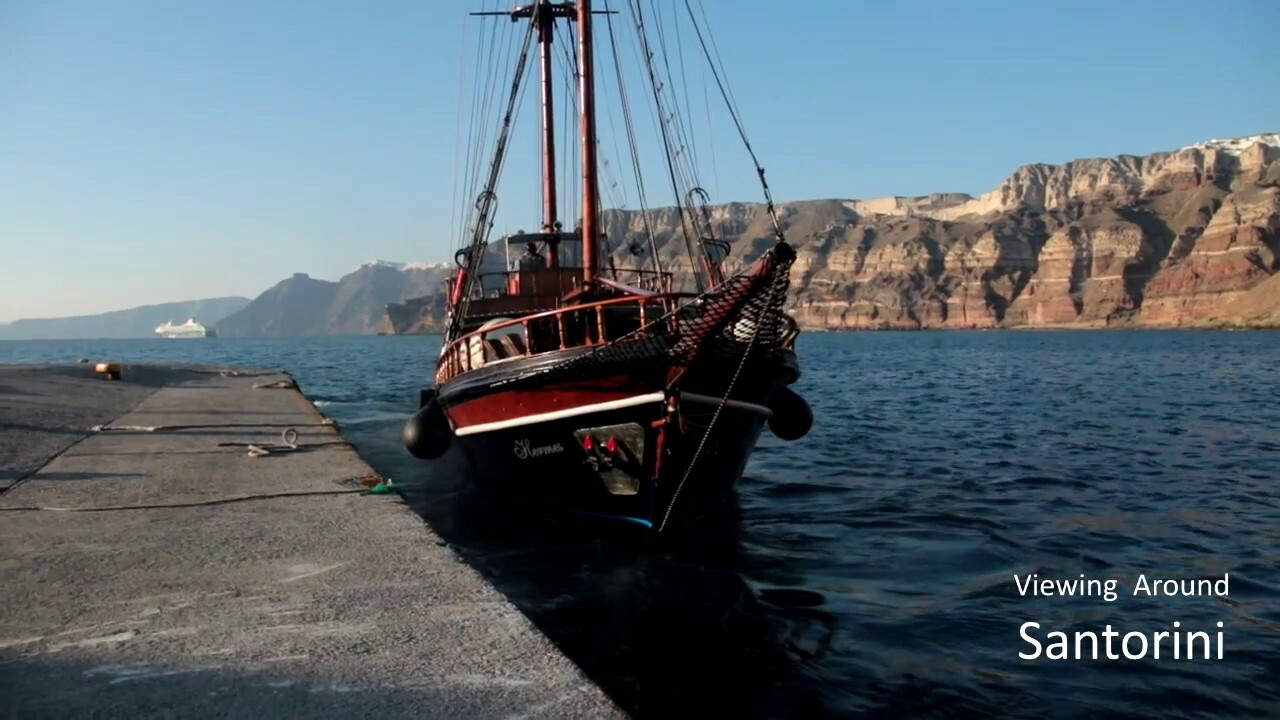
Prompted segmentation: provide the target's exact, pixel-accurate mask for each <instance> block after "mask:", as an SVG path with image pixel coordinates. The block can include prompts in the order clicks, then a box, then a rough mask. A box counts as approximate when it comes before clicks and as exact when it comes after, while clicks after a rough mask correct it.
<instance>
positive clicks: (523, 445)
mask: <svg viewBox="0 0 1280 720" xmlns="http://www.w3.org/2000/svg"><path fill="white" fill-rule="evenodd" d="M562 452H564V446H563V445H561V444H560V443H552V444H551V445H534V444H533V443H531V442H530V441H529V439H528V438H525V439H523V440H517V441H516V446H515V453H516V457H518V458H520V459H521V460H528V459H529V458H538V457H545V456H547V455H555V454H556V453H562Z"/></svg>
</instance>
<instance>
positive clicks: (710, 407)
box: [437, 362, 798, 529]
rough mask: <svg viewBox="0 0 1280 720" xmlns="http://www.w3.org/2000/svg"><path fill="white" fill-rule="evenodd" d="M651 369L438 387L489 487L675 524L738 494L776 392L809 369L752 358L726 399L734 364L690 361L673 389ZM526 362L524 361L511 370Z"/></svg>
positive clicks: (537, 501)
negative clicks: (518, 385) (515, 386)
mask: <svg viewBox="0 0 1280 720" xmlns="http://www.w3.org/2000/svg"><path fill="white" fill-rule="evenodd" d="M648 370H649V372H646V373H644V374H645V375H650V377H643V376H641V377H637V376H636V375H611V376H608V377H600V378H588V377H584V378H582V379H579V380H573V381H568V382H562V383H558V384H556V385H549V386H543V387H535V388H529V389H522V390H502V389H500V388H501V387H502V384H501V381H500V379H498V378H495V380H494V382H493V384H492V385H490V386H489V390H488V391H487V392H486V391H484V390H482V389H481V388H478V387H476V386H475V384H474V383H471V384H469V386H461V385H459V386H454V384H453V383H450V384H446V385H445V386H442V387H441V388H440V390H439V393H438V395H437V397H438V399H439V402H440V404H441V406H442V408H443V410H444V415H445V417H446V418H447V419H448V421H449V424H450V426H451V428H452V443H453V444H454V445H456V446H457V448H456V449H457V451H458V452H459V454H460V455H461V457H462V459H463V464H464V465H463V468H462V469H463V471H464V472H465V473H466V474H467V476H468V478H469V479H470V480H471V481H472V482H473V483H475V485H476V486H477V487H478V488H479V489H481V490H482V491H484V492H485V493H487V494H491V495H494V496H497V497H499V498H501V499H503V500H508V501H513V502H518V503H521V504H525V505H529V506H531V507H537V508H541V509H546V510H552V511H563V512H567V513H572V514H578V515H585V516H592V517H597V518H603V519H608V520H615V521H619V522H623V523H629V524H632V525H638V526H641V527H644V528H655V529H657V528H667V529H669V528H672V527H676V526H679V525H682V524H687V523H688V522H690V521H693V520H695V519H697V518H698V517H700V516H702V515H704V514H705V513H706V512H707V511H708V510H710V509H712V508H714V507H715V506H717V505H718V504H720V503H721V502H722V501H723V500H724V499H725V498H726V497H728V496H729V494H730V492H731V491H732V490H733V488H734V486H735V484H736V483H737V481H738V480H739V479H740V478H741V477H742V474H743V472H744V471H745V469H746V466H747V463H748V461H749V460H750V458H751V455H752V452H753V451H754V449H755V445H756V442H757V440H758V438H759V435H760V432H761V430H762V429H763V428H764V426H765V424H766V422H767V421H768V420H769V418H770V416H771V415H772V412H773V411H772V410H771V409H770V403H771V402H772V401H773V399H774V397H775V396H776V394H777V393H778V390H779V389H780V388H782V387H783V386H785V385H787V384H789V383H791V382H794V380H795V379H796V377H797V375H798V373H797V372H796V371H795V370H794V363H793V362H792V363H777V362H772V363H768V364H767V365H765V364H761V366H758V367H748V368H746V371H745V372H744V373H743V379H746V380H748V382H745V383H741V384H740V385H739V386H738V387H740V388H741V389H740V390H739V391H735V392H734V393H733V397H732V398H731V399H730V400H729V401H728V402H725V403H724V404H723V407H721V403H722V401H721V398H722V397H723V395H724V391H725V385H726V383H727V381H728V380H729V378H728V377H727V376H726V373H724V371H723V368H714V367H708V368H705V369H699V368H693V369H691V371H690V373H689V374H688V375H687V376H686V377H687V379H686V381H685V382H683V383H681V385H682V389H681V390H680V391H679V392H678V393H676V394H674V395H667V394H666V393H664V392H663V390H662V388H663V383H662V382H661V380H660V377H659V376H660V375H662V374H663V373H658V372H653V368H649V369H648ZM519 372H520V368H519V367H518V365H514V364H513V365H510V366H508V367H506V368H504V369H503V372H502V375H511V374H518V373H519ZM718 408H719V417H718V418H715V422H714V424H712V419H713V417H714V416H715V415H716V412H717V409H718ZM708 427H710V428H711V430H710V433H708V432H707V428H708ZM588 437H590V440H588ZM611 438H612V440H613V442H612V443H610V439H611ZM695 458H696V459H695ZM691 466H692V470H690V467H691ZM686 476H687V477H686ZM668 508H670V513H668ZM668 515H669V516H668Z"/></svg>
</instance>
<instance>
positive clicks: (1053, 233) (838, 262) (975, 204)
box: [388, 134, 1280, 332]
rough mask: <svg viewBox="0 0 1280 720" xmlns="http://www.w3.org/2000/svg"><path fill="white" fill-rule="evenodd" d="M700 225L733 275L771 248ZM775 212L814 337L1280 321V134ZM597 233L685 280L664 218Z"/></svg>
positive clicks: (626, 256)
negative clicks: (918, 193) (938, 190)
mask: <svg viewBox="0 0 1280 720" xmlns="http://www.w3.org/2000/svg"><path fill="white" fill-rule="evenodd" d="M710 214H711V221H712V225H713V227H714V228H715V233H716V235H717V236H718V237H720V238H722V239H725V240H727V241H728V242H729V243H730V245H731V252H730V260H729V262H728V265H729V266H730V267H741V266H743V265H744V264H746V263H749V262H751V261H752V260H754V259H755V258H756V257H758V256H759V255H760V253H761V252H763V251H764V250H765V249H767V248H768V247H769V246H770V245H771V244H772V242H773V232H772V227H771V224H770V221H769V218H768V215H767V213H766V212H765V211H764V208H763V207H762V206H760V205H757V204H751V203H729V204H725V205H718V206H714V207H712V208H711V209H710ZM778 214H779V218H780V221H781V224H782V226H783V228H784V229H785V231H786V234H787V238H788V240H789V241H790V242H791V243H792V244H793V245H795V247H796V249H797V253H798V259H797V262H796V265H795V268H794V271H793V275H792V279H793V281H792V297H791V300H792V312H793V313H794V314H795V316H796V318H797V320H799V321H800V322H801V323H802V325H804V326H805V327H807V328H810V329H832V330H841V329H859V328H934V327H950V328H987V327H1015V326H1022V327H1048V326H1070V327H1096V326H1134V325H1140V326H1159V327H1177V326H1195V325H1204V324H1233V323H1234V324H1244V325H1251V324H1267V323H1271V322H1273V321H1277V320H1278V319H1280V313H1277V312H1270V311H1268V310H1267V308H1268V307H1273V306H1274V307H1276V308H1280V299H1276V301H1275V302H1272V301H1271V300H1270V299H1269V298H1271V297H1272V296H1273V295H1274V294H1275V293H1276V292H1277V291H1280V286H1276V285H1275V283H1274V282H1270V283H1268V281H1269V280H1270V279H1271V278H1272V277H1273V276H1275V275H1276V274H1277V271H1280V134H1273V135H1262V136H1254V137H1251V138H1236V139H1229V140H1212V141H1209V142H1206V143H1201V144H1199V145H1194V146H1191V147H1187V148H1183V149H1181V150H1177V151H1174V152H1163V153H1154V154H1151V155H1147V156H1141V157H1138V156H1127V155H1126V156H1120V157H1115V158H1099V159H1086V160H1076V161H1073V162H1069V163H1066V164H1064V165H1045V164H1035V165H1027V166H1024V167H1021V168H1019V169H1017V170H1016V171H1015V172H1014V173H1013V174H1012V175H1011V176H1009V178H1008V179H1006V180H1005V181H1004V182H1003V183H1002V184H1001V185H1000V186H999V187H998V188H996V189H995V190H993V191H991V192H990V193H987V194H985V195H983V196H981V197H978V198H973V197H970V196H967V195H963V194H935V195H930V196H926V197H920V198H881V199H877V200H815V201H805V202H794V203H784V204H781V205H780V206H779V207H778ZM603 224H604V226H605V232H606V236H607V237H609V238H610V239H611V246H612V248H613V250H614V252H613V260H614V262H615V263H616V264H617V265H618V266H620V267H627V266H633V265H635V264H637V263H641V262H647V260H648V256H649V255H651V254H652V252H653V250H651V249H650V248H651V244H650V240H649V232H650V231H651V232H652V235H653V243H652V246H656V249H657V254H658V256H659V257H660V258H661V259H662V261H663V263H664V265H665V267H666V269H669V270H674V271H676V272H678V273H680V274H681V276H682V277H684V278H685V279H686V280H688V278H689V275H688V269H689V263H688V256H687V251H686V249H685V238H684V234H683V232H682V230H681V222H680V215H679V213H678V211H677V210H676V209H674V208H665V209H657V210H653V211H650V212H649V213H648V216H647V217H642V216H641V214H640V213H638V212H634V211H609V212H607V213H605V215H604V218H603ZM415 302H417V303H418V304H417V305H415V306H414V307H415V308H416V310H410V309H406V310H405V311H404V314H403V317H399V318H389V319H388V331H394V332H403V331H412V330H413V328H414V327H415V323H416V327H418V328H421V327H423V323H422V321H421V318H418V317H416V316H414V312H421V313H426V314H425V315H423V316H422V317H428V316H430V317H433V318H434V317H439V316H440V315H441V314H442V313H443V304H442V303H443V300H442V298H440V299H438V300H436V301H432V300H431V299H430V298H426V299H423V300H421V301H415ZM1233 303H1235V304H1234V305H1233ZM1269 303H1270V304H1269ZM1233 307H1237V308H1241V309H1239V310H1231V308H1233ZM406 308H407V306H406ZM1232 313H1236V314H1232ZM1269 313H1270V314H1269ZM1266 318H1272V320H1267V319H1266Z"/></svg>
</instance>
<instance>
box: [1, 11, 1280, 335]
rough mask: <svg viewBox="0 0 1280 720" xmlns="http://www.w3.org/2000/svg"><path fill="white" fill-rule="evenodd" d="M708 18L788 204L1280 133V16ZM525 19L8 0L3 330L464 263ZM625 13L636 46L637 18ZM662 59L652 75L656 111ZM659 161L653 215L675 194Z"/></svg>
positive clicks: (738, 196)
mask: <svg viewBox="0 0 1280 720" xmlns="http://www.w3.org/2000/svg"><path fill="white" fill-rule="evenodd" d="M700 4H701V7H702V8H703V10H704V11H705V13H706V18H707V19H708V20H709V21H710V23H711V30H712V32H713V37H714V41H715V44H716V46H717V47H718V49H719V52H720V54H721V56H722V60H723V64H724V67H725V70H726V72H727V79H728V81H729V83H730V87H731V89H732V92H733V94H734V97H735V100H736V104H737V106H738V108H739V111H740V113H741V118H742V121H743V123H744V126H745V129H746V132H747V135H748V139H749V140H750V141H751V144H752V147H753V149H754V150H755V151H756V154H757V155H758V156H759V158H760V162H761V164H762V165H763V166H764V167H765V168H766V170H767V177H768V181H769V185H770V188H771V189H772V191H773V193H774V197H775V198H776V199H778V200H780V201H781V200H799V199H809V198H831V197H841V198H872V197H881V196H885V195H922V194H926V193H930V192H967V193H971V194H974V195H977V194H981V193H983V192H986V191H988V190H990V189H992V188H994V187H995V186H996V185H998V184H999V183H1000V181H1001V180H1003V179H1004V178H1005V177H1006V176H1008V175H1009V174H1010V173H1011V172H1012V171H1013V170H1014V169H1016V168H1017V167H1018V166H1019V165H1023V164H1026V163H1031V162H1050V163H1061V162H1066V161H1069V160H1072V159H1075V158H1081V157H1103V156H1110V155H1115V154H1119V153H1130V154H1145V153H1149V152H1154V151H1160V150H1172V149H1176V148H1178V147H1182V146H1185V145H1189V144H1192V143H1195V142H1199V141H1202V140H1207V139H1210V138H1215V137H1232V136H1240V135H1250V134H1255V133H1260V132H1275V131H1280V93H1276V92H1274V87H1275V82H1276V78H1277V77H1280V58H1278V56H1276V55H1275V54H1274V53H1270V52H1268V51H1267V48H1268V47H1269V46H1270V45H1272V44H1273V43H1274V39H1275V37H1277V36H1280V13H1278V12H1276V10H1275V7H1274V4H1273V3H1272V1H1271V0H1221V2H1219V3H1217V4H1216V5H1206V4H1204V3H1201V2H1184V1H1182V0H1156V1H1147V0H1125V1H1123V2H1115V1H1114V0H1112V1H1110V2H1097V1H1095V0H1076V1H1073V2H1070V3H1067V2H1052V3H1049V2H1043V3H1042V2H1035V3H1031V2H1028V3H1013V2H1008V0H990V1H979V0H973V1H970V2H959V1H947V2H942V1H941V0H938V1H930V0H918V1H916V2H910V3H894V2H869V1H862V0H859V1H856V2H853V1H850V0H812V1H811V2H799V1H793V2H786V3H782V2H778V1H777V0H732V2H731V1H730V0H701V2H700ZM595 5H596V7H597V9H601V8H602V7H603V6H604V5H605V2H604V0H595ZM641 5H642V7H644V8H652V10H648V11H650V12H652V13H654V14H653V15H651V16H650V21H651V22H652V27H656V26H657V25H658V23H657V22H656V21H657V19H658V18H659V17H663V18H668V20H669V23H668V24H672V25H673V24H674V22H675V19H676V18H679V19H680V20H681V21H683V22H685V25H684V27H683V28H681V29H680V30H681V32H683V33H684V34H683V35H681V36H679V37H678V38H677V36H674V35H668V36H667V38H666V40H667V42H669V43H671V45H670V47H672V48H674V47H677V45H678V46H679V47H680V48H681V49H682V51H683V58H684V60H685V64H684V65H682V67H684V68H686V70H685V72H684V73H682V77H683V78H687V79H688V85H687V88H688V89H687V92H688V93H689V94H688V95H679V98H680V100H682V101H683V100H684V99H685V98H686V97H690V98H694V100H691V101H690V103H689V107H688V108H687V110H688V114H689V119H690V128H691V130H690V131H691V132H692V133H693V141H692V145H693V149H694V154H696V155H697V157H698V163H699V168H700V170H701V173H700V176H699V177H705V180H704V182H703V184H704V186H705V187H707V188H708V190H711V191H712V200H713V201H716V202H727V201H731V200H752V201H753V200H759V199H760V198H761V194H760V187H759V184H758V183H757V182H756V179H755V175H754V171H753V169H752V166H751V164H750V162H749V159H748V158H747V156H746V155H745V154H744V153H743V151H742V144H741V142H740V141H739V139H738V138H737V135H736V131H735V130H734V129H733V125H732V121H731V119H730V118H729V116H728V115H727V114H725V113H724V112H723V110H722V109H717V108H722V106H723V103H720V101H719V99H718V97H717V95H716V93H717V92H718V91H717V90H716V86H715V84H714V78H713V77H712V76H711V75H709V74H708V72H707V70H706V68H707V64H706V63H705V62H703V61H702V58H701V56H700V53H701V49H700V47H699V46H698V45H697V44H696V36H695V35H693V34H692V29H691V26H689V25H688V24H687V20H688V16H687V15H685V14H684V13H685V12H686V11H685V5H684V0H644V1H643V2H642V3H641ZM698 5H699V3H698V2H695V3H694V7H695V8H696V7H697V6H698ZM498 7H509V3H508V2H506V1H505V0H503V1H500V0H373V1H372V2H357V1H356V0H341V1H340V0H273V1H272V2H260V1H246V0H225V1H223V2H218V3H210V2H205V1H204V0H199V1H197V0H146V1H144V0H109V1H106V0H0V322H7V321H11V320H14V319H17V318H22V317H56V316H64V315H76V314H89V313H94V312H101V311H106V310H112V309H118V308H125V307H133V306H137V305H142V304H152V303H160V302H170V301H177V300H187V299H196V298H202V297H214V296H223V295H244V296H247V297H253V296H255V295H257V294H258V293H259V292H261V291H263V290H265V289H266V288H268V287H269V286H271V285H272V284H274V283H275V282H277V281H279V280H281V279H283V278H285V277H288V276H289V275H290V274H292V273H294V272H305V273H308V274H310V275H312V276H313V277H319V278H325V279H332V280H336V279H338V278H339V277H341V276H342V275H343V274H345V273H347V272H349V271H351V270H353V269H354V268H355V267H356V266H358V265H359V264H360V263H362V262H365V261H368V260H372V259H375V258H376V259H387V260H395V261H443V260H445V259H447V258H449V257H451V256H452V254H453V249H454V248H456V247H457V245H458V242H459V237H460V235H461V232H460V231H459V230H458V225H459V224H460V223H461V220H460V218H461V214H460V213H459V212H458V211H457V210H456V208H458V207H460V206H461V205H462V204H463V203H465V202H470V201H469V200H468V199H466V196H467V193H466V192H461V191H459V190H458V189H457V185H458V183H457V182H455V177H456V176H457V175H458V174H459V172H458V171H456V170H455V169H456V168H459V167H466V163H464V162H461V160H459V159H457V158H455V149H456V147H457V146H459V145H461V146H463V147H465V146H466V143H465V142H463V143H459V138H460V137H461V138H463V139H464V140H465V139H466V137H467V135H466V130H467V129H468V128H470V127H472V126H473V121H472V119H471V114H470V102H469V100H466V99H465V98H466V97H467V95H466V94H465V93H469V92H470V90H471V89H472V84H471V83H472V81H473V80H474V77H473V76H474V75H475V74H476V73H475V70H476V69H477V68H479V67H481V66H482V65H483V66H484V67H489V65H492V64H494V63H480V62H478V61H477V56H478V55H479V53H478V45H477V39H478V38H481V37H492V36H493V35H494V34H495V33H498V34H499V35H501V36H505V37H510V38H515V39H518V37H519V36H518V35H517V34H516V32H517V31H518V30H519V27H518V26H515V25H513V24H512V23H510V21H509V20H505V19H503V20H493V19H480V18H472V17H468V15H467V13H469V12H472V11H478V10H486V9H496V8H498ZM610 7H611V8H612V9H615V10H618V11H619V15H618V16H616V18H615V20H614V22H615V23H618V24H617V25H615V27H616V28H617V32H619V33H624V32H627V33H631V34H630V35H629V37H634V29H633V26H631V25H630V24H629V17H630V16H629V15H628V14H627V10H626V9H625V8H626V7H627V5H626V2H625V0H612V2H611V3H610ZM604 27H605V26H604V25H603V21H600V20H598V23H597V28H596V33H597V58H600V57H601V56H602V54H605V53H608V52H609V50H608V48H609V46H608V45H607V44H605V43H604V42H603V40H602V37H603V35H602V33H604V32H605V31H604ZM513 28H514V29H513ZM704 29H705V28H704ZM668 32H670V30H668ZM619 47H620V49H622V50H623V56H624V59H625V58H626V57H630V58H633V59H634V58H637V57H638V55H636V53H635V47H634V44H632V45H625V44H623V42H621V41H620V44H619ZM673 52H674V51H673ZM628 53H630V54H628ZM484 57H488V58H490V59H497V58H500V57H510V58H514V55H511V56H495V55H493V54H491V53H485V54H484V55H482V56H480V59H484ZM669 57H675V56H674V55H671V56H669ZM672 62H675V60H674V59H673V60H672ZM597 64H598V65H602V66H604V67H605V69H607V71H608V72H610V73H612V72H613V65H612V64H607V63H602V61H601V60H599V59H598V60H597ZM511 65H514V62H510V63H508V67H509V66H511ZM641 67H642V66H641V65H640V64H639V61H638V60H637V61H636V62H635V63H634V64H633V65H631V66H628V68H627V70H626V72H628V73H630V75H628V76H624V77H626V79H627V82H626V85H627V87H628V90H629V92H630V97H631V99H632V102H633V103H635V104H636V105H635V107H641V106H640V105H639V103H640V102H642V101H643V100H644V98H643V96H641V95H639V91H640V90H643V89H644V88H642V87H641V86H640V85H639V84H638V83H639V79H640V76H639V75H638V74H636V73H638V72H640V69H641ZM533 69H534V70H536V66H534V68H533ZM601 74H602V78H603V75H604V74H605V73H604V71H602V73H601ZM534 79H535V80H536V76H535V78H534ZM605 82H606V80H605V79H602V80H601V85H602V86H603V85H604V84H605ZM505 92H506V88H505V87H504V88H501V89H500V90H499V93H498V95H502V94H503V93H505ZM599 92H600V93H601V97H602V99H603V100H604V101H608V100H610V99H611V98H612V99H614V100H616V98H617V95H616V93H615V94H613V95H610V94H609V93H613V92H615V91H614V90H613V89H612V85H610V86H609V89H602V90H600V91H599ZM495 97H496V96H495ZM460 98H463V101H462V102H459V99H460ZM499 99H500V98H499ZM534 101H536V86H535V89H534V90H531V91H530V92H529V93H528V95H527V96H522V102H521V103H520V108H521V114H520V115H519V116H518V118H517V120H518V122H517V126H516V128H515V129H514V130H513V135H512V141H511V155H510V157H511V160H510V161H509V162H508V165H507V167H506V169H505V172H504V175H503V178H504V182H503V186H502V190H500V192H499V198H500V201H499V213H498V216H497V219H496V223H495V230H498V231H502V230H514V229H517V228H525V229H536V227H537V226H538V224H539V210H538V202H539V200H538V198H539V194H538V193H539V186H538V177H537V176H538V172H539V165H538V146H537V142H538V138H537V115H536V113H537V110H536V106H534V105H533V102H534ZM606 104H607V102H606ZM561 107H562V108H563V105H562V106H561ZM613 107H615V108H616V102H615V103H614V105H613ZM460 109H461V110H463V112H459V110H460ZM636 112H639V111H638V110H637V111H636ZM637 117H638V119H637V125H638V126H639V127H647V128H648V129H649V130H651V131H652V130H653V127H654V125H653V123H652V122H651V121H648V124H647V125H646V121H645V119H644V118H645V117H648V116H637ZM621 118H622V115H621V114H620V113H618V112H617V111H616V110H611V111H609V114H603V113H602V116H601V119H600V124H601V145H602V153H604V152H605V150H604V148H605V147H607V148H609V150H610V151H612V150H613V149H614V148H618V147H622V148H623V150H622V152H625V143H624V144H623V145H621V146H619V145H618V144H617V143H618V138H619V137H621V138H623V139H624V140H625V136H624V135H623V134H622V130H621V128H623V127H624V125H622V119H621ZM699 118H701V121H702V124H703V126H704V127H702V128H701V129H700V130H698V129H693V128H695V125H696V122H697V121H698V120H699ZM487 119H488V120H490V121H491V122H490V124H494V123H496V116H494V117H490V118H487ZM708 120H710V121H711V124H710V127H706V124H707V121H708ZM650 134H651V135H652V134H653V133H652V132H650ZM490 136H492V133H490ZM653 142H654V141H642V142H641V149H642V150H648V151H650V152H654V151H656V149H657V146H656V145H655V144H653ZM487 152H488V147H486V148H485V154H487ZM606 154H607V153H606ZM462 156H463V158H465V156H466V153H465V152H464V153H462ZM606 159H609V160H610V161H611V163H612V164H611V165H610V167H611V168H615V169H621V168H625V167H629V162H630V161H629V157H628V156H626V155H622V154H619V153H615V154H612V155H610V156H609V157H608V158H606ZM482 161H483V162H487V157H485V158H483V159H482ZM459 163H461V164H459ZM655 167H656V166H655ZM562 170H563V168H562ZM572 170H573V169H572V168H570V172H569V174H568V175H569V179H572V175H573V172H572ZM648 173H649V171H648V170H646V189H647V190H648V195H649V201H650V202H649V204H650V205H663V204H670V203H671V199H670V197H669V195H670V193H667V194H666V195H664V194H663V193H662V192H661V191H662V189H663V187H664V186H663V184H662V176H661V175H660V174H658V173H657V172H655V173H653V174H652V175H650V174H648ZM620 188H621V189H622V190H625V182H624V183H623V184H622V185H621V186H620ZM569 190H572V187H570V188H564V189H562V192H563V193H564V194H565V195H567V196H569V197H573V193H572V192H568V191H569ZM628 197H630V199H628ZM619 202H634V191H632V192H631V193H629V194H627V193H622V194H620V200H619ZM568 209H569V210H572V208H568Z"/></svg>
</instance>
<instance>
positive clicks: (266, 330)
mask: <svg viewBox="0 0 1280 720" xmlns="http://www.w3.org/2000/svg"><path fill="white" fill-rule="evenodd" d="M445 272H446V266H445V265H442V264H403V263H389V262H384V261H374V262H369V263H365V264H364V265H361V266H360V267H359V268H357V269H356V270H354V271H353V272H351V273H348V274H347V275H344V276H343V277H342V278H341V279H340V280H338V281H337V282H333V281H330V280H318V279H316V278H312V277H310V276H309V275H306V274H304V273H296V274H294V276H293V277H291V278H288V279H286V280H282V281H280V282H279V283H276V284H275V285H274V286H273V287H271V288H270V289H268V290H267V291H266V292H264V293H262V294H261V295H259V296H258V297H257V298H254V300H253V301H252V302H250V303H249V304H248V305H246V306H245V307H244V308H243V309H242V310H240V311H239V312H237V313H235V314H234V315H232V316H230V317H228V318H226V319H225V320H223V321H222V323H221V324H220V325H219V327H218V333H219V334H220V335H223V336H229V337H294V336H308V335H365V334H372V333H375V332H377V331H378V330H379V329H380V328H381V327H382V324H383V313H384V311H385V309H386V307H387V305H388V304H389V303H394V302H397V301H400V300H402V299H403V298H406V297H418V296H428V297H429V296H431V295H432V294H436V293H437V292H438V290H439V287H440V284H441V283H442V282H443V281H444V278H445Z"/></svg>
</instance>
